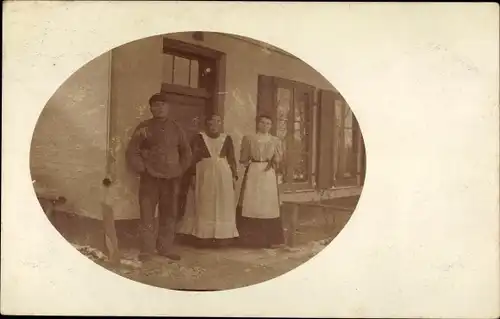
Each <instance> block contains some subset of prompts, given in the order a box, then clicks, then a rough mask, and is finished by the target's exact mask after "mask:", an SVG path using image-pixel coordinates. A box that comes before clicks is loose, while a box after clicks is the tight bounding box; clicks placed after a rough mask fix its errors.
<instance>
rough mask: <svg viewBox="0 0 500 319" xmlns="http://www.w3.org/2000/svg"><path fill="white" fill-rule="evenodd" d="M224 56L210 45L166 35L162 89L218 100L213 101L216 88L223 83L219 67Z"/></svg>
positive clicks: (210, 101)
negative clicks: (169, 37)
mask: <svg viewBox="0 0 500 319" xmlns="http://www.w3.org/2000/svg"><path fill="white" fill-rule="evenodd" d="M221 56H222V54H220V53H219V52H216V51H213V50H210V49H207V48H203V47H198V46H195V45H192V44H188V43H184V42H181V41H177V40H172V39H168V38H164V39H163V55H162V59H163V63H162V64H163V65H162V85H161V89H162V91H164V92H172V93H176V94H179V95H183V96H190V97H193V98H197V99H203V100H206V101H208V102H209V103H208V104H213V103H214V102H216V101H212V100H211V99H212V98H214V91H216V90H218V89H219V86H220V83H219V82H218V81H219V74H218V72H217V70H218V69H220V66H221ZM219 73H220V72H219ZM221 80H223V78H221ZM215 98H216V97H215Z"/></svg>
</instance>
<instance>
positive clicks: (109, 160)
mask: <svg viewBox="0 0 500 319" xmlns="http://www.w3.org/2000/svg"><path fill="white" fill-rule="evenodd" d="M108 54H109V65H108V100H107V105H106V108H107V109H106V115H107V127H106V134H107V136H106V137H107V139H106V176H105V178H104V180H103V181H102V185H101V187H102V190H103V193H104V194H103V198H102V202H101V211H102V220H103V226H104V233H105V235H104V241H105V244H106V248H107V250H108V258H109V261H110V262H111V263H112V264H119V263H120V258H121V256H120V251H119V247H118V236H117V235H116V227H115V217H114V212H113V207H112V204H110V203H112V201H111V198H110V194H109V192H110V190H111V189H112V188H113V187H115V186H114V185H113V184H114V183H115V178H116V176H115V170H114V163H115V161H114V152H113V149H112V148H113V143H112V142H113V140H112V139H113V134H112V133H113V125H112V123H113V115H114V112H112V109H111V108H112V107H113V103H112V99H111V98H112V95H111V90H112V68H113V65H112V62H113V60H112V51H110V52H109V53H108Z"/></svg>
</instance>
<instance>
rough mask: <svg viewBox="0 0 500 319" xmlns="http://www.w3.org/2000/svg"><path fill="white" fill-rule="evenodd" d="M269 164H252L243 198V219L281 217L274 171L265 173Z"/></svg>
mask: <svg viewBox="0 0 500 319" xmlns="http://www.w3.org/2000/svg"><path fill="white" fill-rule="evenodd" d="M267 165H268V164H267V163H256V162H251V163H250V164H249V167H248V172H247V176H246V181H245V185H244V187H245V188H244V190H243V194H242V195H243V198H242V200H243V201H242V213H241V215H242V216H243V217H251V218H260V219H270V218H278V217H279V216H280V204H279V197H278V184H277V180H276V173H275V171H274V170H273V169H270V170H268V171H264V170H265V168H266V166H267Z"/></svg>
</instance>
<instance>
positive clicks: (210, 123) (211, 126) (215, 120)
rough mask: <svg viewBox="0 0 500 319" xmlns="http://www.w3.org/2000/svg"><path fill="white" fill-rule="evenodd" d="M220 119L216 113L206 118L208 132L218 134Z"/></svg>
mask: <svg viewBox="0 0 500 319" xmlns="http://www.w3.org/2000/svg"><path fill="white" fill-rule="evenodd" d="M221 124H222V119H221V118H220V116H218V115H214V116H212V117H211V118H210V119H208V120H207V130H208V132H209V133H212V134H218V133H220V130H221V126H222V125H221Z"/></svg>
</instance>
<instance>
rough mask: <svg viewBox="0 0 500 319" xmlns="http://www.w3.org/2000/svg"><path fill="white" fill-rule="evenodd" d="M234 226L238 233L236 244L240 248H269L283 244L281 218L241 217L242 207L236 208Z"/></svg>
mask: <svg viewBox="0 0 500 319" xmlns="http://www.w3.org/2000/svg"><path fill="white" fill-rule="evenodd" d="M236 226H237V228H238V232H239V233H240V237H239V239H238V244H239V245H241V246H244V247H250V248H270V247H272V246H276V245H283V244H284V243H285V236H284V233H283V224H282V221H281V217H278V218H272V219H261V218H250V217H243V216H242V207H241V206H238V208H237V215H236Z"/></svg>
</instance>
